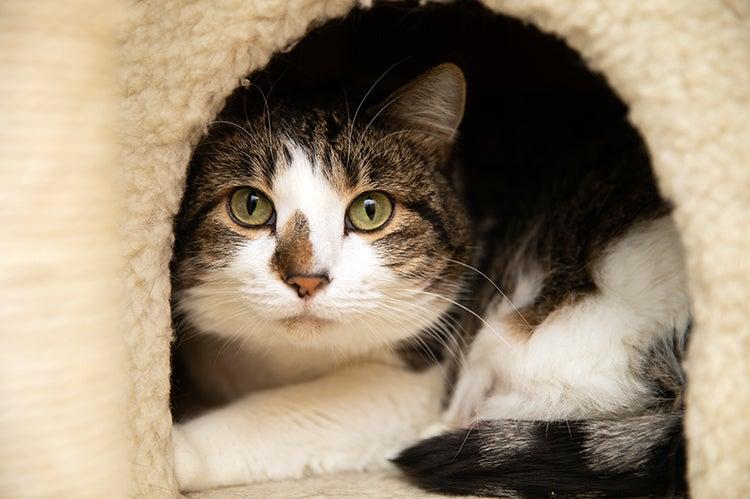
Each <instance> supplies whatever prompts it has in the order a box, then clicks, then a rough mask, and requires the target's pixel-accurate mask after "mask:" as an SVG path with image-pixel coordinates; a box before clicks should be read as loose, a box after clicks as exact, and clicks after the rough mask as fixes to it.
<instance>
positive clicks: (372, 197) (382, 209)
mask: <svg viewBox="0 0 750 499" xmlns="http://www.w3.org/2000/svg"><path fill="white" fill-rule="evenodd" d="M392 213H393V202H392V201H391V198H389V197H388V196H387V195H385V194H384V193H382V192H378V191H370V192H365V193H363V194H360V195H359V196H357V198H356V199H355V200H354V201H352V204H350V205H349V209H348V210H347V212H346V226H347V228H349V229H355V230H361V231H371V230H375V229H379V228H381V227H382V226H384V225H385V224H386V223H387V222H388V221H389V220H390V219H391V214H392Z"/></svg>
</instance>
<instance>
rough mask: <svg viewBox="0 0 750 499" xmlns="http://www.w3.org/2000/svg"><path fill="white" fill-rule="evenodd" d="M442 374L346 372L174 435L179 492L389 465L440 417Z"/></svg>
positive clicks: (379, 369) (237, 407) (244, 403)
mask: <svg viewBox="0 0 750 499" xmlns="http://www.w3.org/2000/svg"><path fill="white" fill-rule="evenodd" d="M443 389H444V388H443V376H442V372H441V370H440V368H439V367H433V368H430V369H428V370H426V371H423V372H414V371H409V370H405V369H403V368H399V367H395V366H390V365H384V364H362V365H356V366H352V367H347V368H344V369H342V370H340V371H337V372H334V373H331V374H329V375H326V376H324V377H322V378H319V379H317V380H313V381H309V382H305V383H301V384H297V385H289V386H284V387H280V388H275V389H271V390H265V391H260V392H257V393H253V394H250V395H248V396H246V397H243V398H242V399H240V400H237V401H236V402H234V403H232V404H230V405H228V406H226V407H224V408H220V409H218V410H215V411H212V412H209V413H207V414H205V415H203V416H200V417H198V418H196V419H193V420H191V421H188V422H187V423H184V424H179V425H176V426H175V429H174V432H173V439H174V449H175V468H176V473H177V479H178V482H179V485H180V489H181V490H184V491H188V490H198V489H206V488H213V487H220V486H227V485H234V484H242V483H249V482H254V481H260V480H269V479H283V478H296V477H301V476H303V475H307V474H317V473H326V472H333V471H339V470H362V469H370V468H376V467H383V466H387V465H388V459H389V458H391V457H393V456H394V455H395V454H397V453H398V452H399V451H400V450H401V449H403V448H404V447H406V446H408V445H410V444H412V443H414V442H415V441H416V440H417V439H418V438H419V435H420V433H421V432H422V431H423V430H424V428H425V427H427V426H428V425H429V424H431V423H433V422H434V421H436V420H437V418H438V417H439V412H440V400H441V395H442V390H443Z"/></svg>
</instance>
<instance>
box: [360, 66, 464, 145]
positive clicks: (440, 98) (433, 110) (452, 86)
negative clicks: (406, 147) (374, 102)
mask: <svg viewBox="0 0 750 499" xmlns="http://www.w3.org/2000/svg"><path fill="white" fill-rule="evenodd" d="M465 102H466V80H465V79H464V74H463V72H462V71H461V69H459V67H458V66H456V65H455V64H451V63H444V64H440V65H439V66H435V67H434V68H432V69H429V70H427V71H426V72H424V73H422V74H421V75H419V76H418V77H416V78H415V79H414V80H412V81H410V82H409V83H407V84H406V85H404V86H403V87H401V88H399V89H398V90H396V91H395V92H393V93H392V94H391V95H390V96H389V97H388V98H387V99H386V100H385V101H384V102H383V103H381V105H380V106H379V109H375V110H374V111H375V112H376V113H379V117H378V119H379V120H380V119H386V120H391V121H393V122H395V123H397V124H398V126H401V127H403V129H404V130H410V131H414V132H416V133H422V134H424V136H425V138H429V137H431V138H433V139H436V140H438V141H439V142H440V143H442V144H444V145H450V144H451V143H452V142H453V139H454V138H455V137H456V132H457V131H458V125H459V124H460V123H461V118H463V114H464V105H465Z"/></svg>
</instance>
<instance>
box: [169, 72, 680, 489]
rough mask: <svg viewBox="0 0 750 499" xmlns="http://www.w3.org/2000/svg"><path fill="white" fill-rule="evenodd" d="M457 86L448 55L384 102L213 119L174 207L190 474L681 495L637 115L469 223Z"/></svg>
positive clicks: (210, 479)
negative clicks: (393, 477)
mask: <svg viewBox="0 0 750 499" xmlns="http://www.w3.org/2000/svg"><path fill="white" fill-rule="evenodd" d="M465 88H466V86H465V82H464V77H463V74H462V72H461V71H460V69H459V68H458V67H456V66H455V65H453V64H443V65H440V66H437V67H435V68H433V69H431V70H429V71H427V72H426V73H424V74H422V75H421V76H419V77H418V78H416V79H415V80H413V81H411V82H409V83H408V84H406V85H404V86H403V87H401V88H400V89H398V90H397V91H396V92H394V93H393V94H392V95H391V96H390V97H389V98H387V99H386V100H385V101H384V102H381V103H380V104H379V105H377V106H374V107H372V108H369V109H359V108H358V109H349V108H348V107H347V106H346V104H345V103H342V102H335V101H333V102H331V101H324V102H322V103H321V104H318V105H312V104H311V102H310V99H309V98H308V99H305V100H303V101H302V102H301V103H300V102H295V101H284V102H279V103H276V104H274V105H272V106H271V107H270V108H268V109H267V110H265V112H263V113H259V114H257V115H252V116H249V117H247V118H241V119H240V118H237V119H227V120H224V121H221V122H217V123H215V124H213V125H212V127H211V131H210V133H209V134H208V135H207V136H206V137H205V138H204V139H203V140H202V141H201V143H200V144H199V145H198V147H197V149H196V151H195V153H194V156H193V159H192V162H191V168H190V172H189V177H188V182H187V189H186V193H185V196H184V200H183V205H182V208H181V212H180V214H179V215H178V217H177V220H176V225H175V233H176V245H175V253H174V259H173V262H172V270H173V310H174V321H175V327H176V329H177V331H178V340H177V348H176V352H177V354H176V363H177V364H178V365H179V366H183V367H184V371H185V372H184V374H183V375H182V376H181V378H180V380H179V384H180V386H183V385H185V384H188V385H189V386H190V392H191V393H192V394H193V395H196V398H197V400H198V401H199V403H200V404H201V406H202V407H203V409H202V410H200V411H197V412H196V411H193V414H192V415H188V417H185V418H184V419H183V420H182V421H181V422H179V423H178V424H176V425H175V429H174V432H173V441H174V447H175V460H176V470H177V477H178V481H179V484H180V488H181V489H182V490H196V489H203V488H209V487H217V486H225V485H233V484H241V483H248V482H253V481H258V480H266V479H280V478H292V477H300V476H304V475H307V474H311V473H325V472H332V471H338V470H365V469H376V468H382V467H387V466H391V464H389V459H393V462H395V464H396V465H397V466H398V467H400V468H401V469H402V470H403V471H404V472H405V473H406V474H407V475H408V476H409V477H411V479H413V480H414V481H415V482H416V483H418V484H420V485H421V486H423V487H425V488H427V489H430V490H438V491H445V492H451V493H465V494H469V493H473V494H477V493H478V494H489V495H532V496H534V495H542V494H544V495H547V494H551V493H557V494H560V493H562V494H573V493H584V492H585V493H590V494H599V495H607V494H612V495H623V494H624V495H640V494H650V493H658V494H665V493H668V492H679V491H682V490H684V479H683V470H682V468H683V461H684V457H683V450H682V437H681V429H682V408H681V394H682V390H683V385H684V382H683V377H682V371H681V368H680V359H681V352H682V349H683V345H684V342H685V338H686V335H687V331H688V329H689V317H690V315H689V302H688V297H687V294H686V284H685V275H684V271H683V257H682V253H681V249H680V248H681V247H680V243H679V240H678V236H677V233H676V230H675V228H674V226H673V223H672V220H671V218H670V216H669V211H670V210H669V207H668V205H667V203H665V202H664V201H663V200H662V198H661V197H660V196H659V194H658V191H657V189H656V187H655V183H654V179H653V177H652V173H651V169H650V165H649V161H648V155H647V153H646V151H645V149H644V147H643V144H642V142H641V140H640V138H639V137H638V134H637V133H636V132H635V131H634V130H633V129H632V128H631V127H630V126H629V125H627V124H626V123H622V124H620V125H619V126H616V127H613V128H612V129H610V130H601V134H600V136H598V137H592V138H591V140H590V141H588V144H587V147H586V148H585V149H584V150H581V151H574V152H575V154H572V155H570V157H554V158H546V159H545V158H540V162H542V163H544V164H540V165H537V166H538V167H539V170H538V171H544V172H545V175H543V176H538V177H534V176H533V175H532V176H531V177H529V178H532V179H533V181H531V182H526V183H523V185H521V184H518V185H514V184H513V183H509V184H507V185H499V186H496V187H497V194H496V199H497V202H496V203H494V205H493V206H492V207H487V209H486V210H484V211H483V212H480V213H478V214H476V215H475V216H473V217H470V215H469V213H468V211H467V209H466V205H465V203H464V201H465V200H464V196H465V191H464V189H463V188H461V187H460V186H462V185H463V183H464V182H463V181H462V179H461V174H462V171H465V170H466V169H467V168H470V165H461V164H460V161H459V159H458V154H457V153H456V150H455V149H456V148H455V147H454V146H455V142H456V138H457V130H458V126H459V124H460V122H461V118H462V115H463V111H464V101H465V93H466V91H465ZM550 160H551V161H554V165H553V166H554V167H552V168H550V165H551V163H550V162H549V161H550ZM529 168H530V169H531V170H530V171H533V168H534V165H529ZM174 402H175V404H176V405H182V400H181V398H180V397H175V399H174ZM196 413H197V415H195V414H196ZM404 449H406V450H404Z"/></svg>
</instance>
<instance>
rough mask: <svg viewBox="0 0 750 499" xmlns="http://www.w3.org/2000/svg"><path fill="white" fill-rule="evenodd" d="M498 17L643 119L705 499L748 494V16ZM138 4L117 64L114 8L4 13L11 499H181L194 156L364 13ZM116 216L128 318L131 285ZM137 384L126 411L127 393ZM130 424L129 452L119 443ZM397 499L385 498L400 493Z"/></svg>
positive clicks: (6, 451)
mask: <svg viewBox="0 0 750 499" xmlns="http://www.w3.org/2000/svg"><path fill="white" fill-rule="evenodd" d="M367 3H369V2H367ZM485 3H486V4H487V5H488V6H489V7H491V8H493V9H495V10H497V11H498V12H502V13H505V14H508V15H512V16H516V17H520V18H522V19H524V20H526V21H528V22H531V23H534V24H536V25H538V26H539V27H540V28H542V29H543V30H546V31H548V32H551V33H554V34H557V35H559V36H560V37H562V38H564V39H565V40H566V41H567V42H568V43H569V44H570V45H571V46H572V47H573V48H575V49H577V50H578V51H580V53H581V54H582V55H583V56H584V58H585V59H586V61H587V62H588V63H589V64H590V65H591V67H592V68H594V69H596V70H599V71H601V72H602V73H603V74H604V75H605V76H606V78H607V79H608V80H609V82H610V84H611V85H612V86H613V88H614V89H615V90H616V91H617V92H618V93H619V94H620V95H621V97H622V98H623V99H624V100H625V101H626V102H627V103H628V104H629V105H630V109H631V118H632V120H633V122H634V123H635V124H636V125H637V126H638V127H639V128H640V129H641V131H642V132H643V133H644V135H645V138H646V141H647V143H648V145H649V147H650V149H651V152H652V155H653V161H654V167H655V169H656V173H657V175H658V178H659V183H660V186H661V188H662V189H663V191H664V193H665V194H666V195H667V196H668V197H669V198H670V199H672V200H673V201H674V203H675V206H676V211H675V216H676V219H677V223H678V225H679V227H680V229H681V231H682V234H683V240H684V243H685V246H686V250H687V255H688V267H689V268H688V271H689V275H690V286H691V293H692V297H693V299H694V302H695V330H694V334H693V338H692V344H691V348H690V356H689V364H688V373H689V376H690V378H689V380H690V388H689V392H688V418H687V425H688V443H689V456H690V463H689V468H690V481H691V486H692V492H693V495H694V496H695V497H743V496H750V441H749V440H750V437H749V436H748V434H750V432H749V431H748V424H747V420H748V415H750V390H748V389H747V387H746V386H745V384H746V383H747V380H748V379H750V362H748V361H747V359H748V358H750V229H748V227H749V226H750V194H748V193H750V4H748V3H747V2H746V1H745V0H684V1H681V0H648V1H644V0H617V1H603V0H602V1H596V0H485ZM122 7H123V8H122V10H121V11H120V12H122V14H123V17H122V18H121V20H120V23H119V25H118V28H117V33H118V36H119V44H118V50H119V58H116V57H115V56H114V55H113V52H112V47H113V45H112V41H111V35H112V33H113V29H112V15H114V12H116V10H115V6H114V5H113V4H109V3H107V2H105V1H103V0H77V1H76V2H65V3H60V2H54V1H51V0H39V1H35V2H25V1H21V0H5V1H4V2H0V68H2V73H1V74H0V99H2V100H0V105H1V107H0V120H1V121H0V228H1V229H0V230H2V231H3V237H2V238H0V335H1V336H0V341H2V348H0V352H2V353H0V356H1V357H0V373H1V377H0V380H2V385H0V390H2V393H1V395H2V404H3V405H2V412H0V495H2V496H4V497H5V496H20V497H23V496H27V497H39V496H47V497H59V496H66V497H86V496H91V497H114V496H116V495H128V494H129V493H130V492H131V491H132V494H134V495H138V496H142V497H159V496H164V497H171V496H174V495H175V494H176V492H175V483H174V478H173V474H172V470H171V462H172V456H171V455H170V451H169V449H170V442H169V434H170V426H171V421H170V415H169V407H168V391H169V342H170V339H171V334H172V333H171V329H170V313H169V276H168V262H169V258H170V251H171V243H172V231H171V221H172V217H173V216H174V214H175V213H176V211H177V209H178V204H179V200H180V196H181V193H182V189H183V184H184V178H185V171H186V166H187V163H188V160H189V157H190V151H191V148H192V146H193V145H194V144H195V143H196V141H197V140H198V138H199V137H200V134H201V133H202V132H203V131H204V130H205V127H206V125H207V123H209V122H210V121H211V120H212V119H213V117H214V116H215V115H216V113H217V112H218V110H219V109H220V108H221V105H222V102H223V100H224V99H225V97H226V96H227V95H228V94H229V93H230V92H231V91H232V90H233V89H234V88H235V87H236V86H237V85H238V84H239V82H240V79H241V78H243V77H245V76H246V75H248V74H249V73H251V72H252V71H254V70H257V69H260V68H262V67H263V66H264V65H265V64H266V63H267V62H268V60H269V59H270V57H271V56H272V55H273V54H274V53H276V52H278V51H281V50H284V49H285V48H288V47H289V46H290V45H291V44H292V43H294V42H295V41H296V40H298V39H299V38H300V37H301V36H303V35H304V33H305V32H306V31H307V30H309V29H310V28H311V27H312V26H313V25H314V24H316V23H319V22H323V21H325V20H328V19H332V18H336V17H340V16H343V15H345V14H346V13H347V12H348V11H349V10H350V9H352V8H354V2H353V0H141V1H136V0H129V1H126V3H125V4H124V5H123V6H122ZM8 47H11V48H12V50H7V48H8ZM115 63H117V64H119V72H118V77H119V81H120V87H119V88H120V91H121V92H122V95H123V97H124V98H123V104H122V109H121V111H122V113H121V117H122V118H123V120H122V128H121V129H120V131H119V135H118V139H117V142H118V144H119V148H120V166H121V168H122V171H124V179H123V180H124V186H125V198H124V199H125V204H126V207H125V209H126V213H125V214H124V216H121V217H118V214H117V213H115V212H114V210H113V207H115V206H116V203H112V202H111V201H112V199H113V198H117V197H118V196H119V193H118V191H117V189H116V188H115V186H114V185H113V183H112V178H111V171H112V167H113V166H114V165H115V162H114V161H111V160H110V159H111V152H112V147H113V145H114V141H113V139H112V137H111V135H110V134H109V133H108V131H109V130H112V128H113V126H115V125H116V124H117V123H118V120H117V113H114V112H113V111H112V108H111V107H110V106H111V104H112V102H113V101H112V92H113V91H114V90H115V85H114V82H113V81H112V80H111V75H112V74H113V73H114V66H115ZM40 109H41V110H42V111H41V112H40ZM40 192H43V193H44V195H43V196H38V194H39V193H40ZM31 201H33V202H31ZM118 219H119V220H120V221H121V226H122V229H123V232H122V235H121V237H120V241H121V242H122V243H123V244H124V247H125V257H126V259H127V260H126V262H127V263H126V275H125V278H124V283H125V285H126V286H127V308H126V310H125V311H124V314H118V313H117V309H116V297H117V289H118V285H117V283H116V282H115V279H114V274H113V272H114V269H115V268H117V265H118V263H117V258H116V256H115V253H114V248H115V243H116V241H115V238H114V236H113V233H112V227H113V223H114V222H115V221H116V220H118ZM120 317H121V318H122V321H121V322H118V320H117V319H118V318H120ZM118 325H121V326H123V327H124V330H125V335H124V336H125V340H126V341H125V343H126V346H127V350H128V353H129V359H130V363H129V366H128V367H127V368H125V367H124V366H123V363H122V357H121V356H120V355H119V354H118V352H119V351H120V350H118V345H119V343H118V341H117V340H118V339H119V338H120V337H119V336H118ZM126 388H128V389H130V392H129V393H130V397H131V398H130V401H129V404H128V411H127V412H125V411H122V410H121V409H122V404H121V402H120V400H121V398H120V396H119V395H120V394H121V392H122V390H124V389H126ZM125 417H127V420H128V421H129V422H130V425H129V436H130V439H129V441H130V443H131V444H132V445H131V446H128V445H126V444H125V442H124V441H123V438H122V434H123V430H122V428H123V425H124V424H125ZM131 473H132V476H133V481H132V482H130V481H129V480H128V476H129V475H130V474H131ZM341 479H342V480H347V479H348V478H346V477H342V478H341ZM331 480H336V478H332V479H331ZM128 484H132V487H133V489H129V488H128ZM298 485H299V484H297V485H292V484H290V485H289V487H290V489H289V490H300V489H299V488H294V489H293V488H292V487H297V486H298ZM274 487H283V485H279V484H277V485H274ZM384 487H385V486H384ZM245 490H249V491H253V490H254V491H255V492H258V491H262V490H270V489H262V488H252V487H251V488H249V489H245ZM274 490H283V489H278V488H277V489H274ZM321 490H323V489H321ZM338 490H349V489H346V488H344V489H338ZM351 490H354V489H351ZM393 490H395V489H393V488H392V487H391V488H387V487H385V488H383V491H382V492H383V494H390V495H398V494H396V493H395V492H393ZM389 491H390V492H389Z"/></svg>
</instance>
